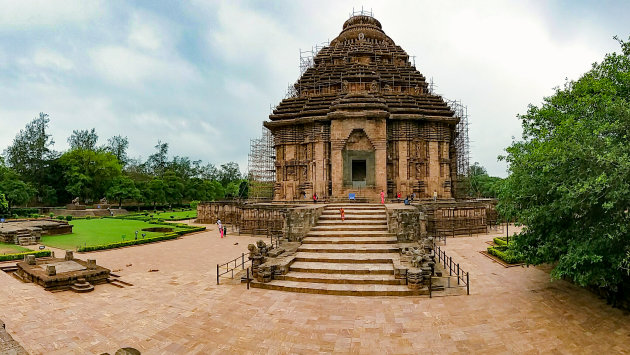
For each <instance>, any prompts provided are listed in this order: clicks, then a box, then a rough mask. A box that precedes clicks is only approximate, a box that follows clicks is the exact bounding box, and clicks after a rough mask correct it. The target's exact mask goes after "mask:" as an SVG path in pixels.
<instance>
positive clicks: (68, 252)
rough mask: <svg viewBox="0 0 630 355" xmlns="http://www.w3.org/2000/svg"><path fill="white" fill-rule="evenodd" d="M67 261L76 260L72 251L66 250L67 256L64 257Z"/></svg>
mask: <svg viewBox="0 0 630 355" xmlns="http://www.w3.org/2000/svg"><path fill="white" fill-rule="evenodd" d="M64 259H65V260H72V259H74V254H73V253H72V250H66V256H65V257H64Z"/></svg>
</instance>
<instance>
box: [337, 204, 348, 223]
mask: <svg viewBox="0 0 630 355" xmlns="http://www.w3.org/2000/svg"><path fill="white" fill-rule="evenodd" d="M339 213H341V221H342V222H343V221H344V220H345V219H346V212H345V211H344V210H343V207H342V208H340V209H339Z"/></svg>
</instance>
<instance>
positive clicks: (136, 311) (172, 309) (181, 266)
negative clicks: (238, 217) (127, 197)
mask: <svg viewBox="0 0 630 355" xmlns="http://www.w3.org/2000/svg"><path fill="white" fill-rule="evenodd" d="M490 239H491V236H489V235H481V236H478V237H465V238H458V239H449V240H448V245H447V246H446V249H447V252H448V253H449V255H451V256H453V258H454V259H456V260H457V261H459V262H460V263H461V264H462V267H464V268H465V269H466V270H470V274H471V285H472V288H471V292H472V294H471V295H470V296H450V297H440V298H432V299H429V298H426V296H423V297H353V296H331V295H317V294H301V293H292V292H278V291H271V290H261V289H251V290H249V291H248V290H246V289H245V287H244V286H243V285H228V284H225V285H223V284H222V285H219V286H217V285H216V282H215V268H216V263H217V262H222V261H225V260H227V259H230V258H232V257H235V256H236V255H240V253H241V252H243V251H245V250H246V247H247V244H248V243H250V242H252V241H254V240H255V238H250V237H238V236H234V235H229V236H228V238H226V239H220V238H218V236H217V235H216V232H215V228H212V229H211V231H210V232H205V233H200V234H195V235H191V236H187V237H184V238H182V239H179V240H175V241H168V242H163V243H157V244H152V245H144V246H139V247H132V248H125V249H119V250H110V251H104V252H98V253H91V254H89V257H90V258H91V257H95V258H96V259H97V261H98V262H99V264H102V265H104V266H107V267H110V268H112V269H121V270H120V271H118V272H117V273H118V274H120V275H121V276H122V279H123V280H124V281H127V282H131V283H133V284H134V285H135V286H133V287H127V288H124V289H118V288H115V287H113V286H109V285H99V286H97V287H96V290H95V291H94V292H92V293H89V294H75V293H71V292H63V293H48V292H45V291H43V290H42V289H41V288H39V287H36V286H34V285H32V284H21V283H19V282H18V281H17V280H15V279H13V278H12V277H10V276H9V275H7V274H4V273H0V285H2V287H1V288H0V299H1V300H2V302H0V319H2V320H3V321H4V322H5V323H6V326H7V331H8V332H9V333H10V334H11V335H12V336H13V337H14V339H15V340H17V341H18V342H20V344H22V346H24V348H26V350H27V351H29V352H30V353H31V354H42V353H46V354H84V353H102V352H106V351H107V352H112V353H113V352H114V351H116V350H117V349H119V348H121V347H124V346H132V347H135V348H137V349H139V350H141V351H142V352H143V354H163V353H168V354H212V353H267V352H269V353H298V354H299V353H304V354H306V353H313V352H339V353H350V352H355V353H367V354H371V353H386V352H387V353H420V352H423V353H426V352H432V353H440V354H445V353H457V352H460V353H480V352H484V353H489V354H495V353H558V354H576V353H577V354H579V353H602V354H604V353H605V354H609V353H623V352H628V349H630V316H628V315H624V314H623V312H621V311H619V310H617V309H613V308H610V307H609V306H607V305H606V304H605V302H603V301H602V300H599V299H598V298H597V297H595V296H593V295H592V294H590V293H589V292H587V291H584V290H582V289H579V288H577V287H575V286H572V285H570V284H568V283H566V282H562V281H555V282H550V280H549V274H548V273H547V272H546V271H543V270H541V269H539V268H533V267H531V268H521V267H516V268H509V269H506V268H503V267H502V266H500V265H498V264H495V263H493V262H492V261H491V260H489V259H488V258H486V257H484V256H483V255H481V254H479V253H478V251H479V250H483V249H484V248H485V246H486V245H487V244H485V243H484V241H486V240H490ZM237 242H238V245H234V243H237ZM78 256H79V257H82V258H85V257H86V254H84V255H78ZM150 269H157V270H159V271H157V272H148V271H149V270H150Z"/></svg>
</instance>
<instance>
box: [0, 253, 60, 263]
mask: <svg viewBox="0 0 630 355" xmlns="http://www.w3.org/2000/svg"><path fill="white" fill-rule="evenodd" d="M26 255H35V257H36V258H42V257H44V256H50V255H51V252H50V250H36V251H26V252H24V253H17V254H1V255H0V261H10V260H21V259H24V256H26Z"/></svg>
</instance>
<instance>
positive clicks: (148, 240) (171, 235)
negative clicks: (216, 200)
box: [77, 223, 206, 252]
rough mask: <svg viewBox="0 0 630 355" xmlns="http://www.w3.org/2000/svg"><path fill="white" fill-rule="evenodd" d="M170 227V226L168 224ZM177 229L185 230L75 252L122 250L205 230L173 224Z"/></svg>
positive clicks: (78, 249)
mask: <svg viewBox="0 0 630 355" xmlns="http://www.w3.org/2000/svg"><path fill="white" fill-rule="evenodd" d="M169 225H170V224H169ZM173 225H175V226H177V227H179V228H186V230H179V231H175V232H170V233H166V234H164V235H159V236H157V237H151V238H144V239H137V240H135V239H134V240H127V241H123V242H116V243H110V244H101V245H90V246H83V247H79V248H77V252H87V251H95V250H105V249H114V248H122V247H128V246H131V245H138V244H146V243H153V242H159V241H162V240H169V239H176V238H178V237H180V236H182V235H184V234H188V233H194V232H199V231H203V230H205V229H206V227H195V226H189V225H187V224H181V225H180V224H179V223H177V224H173Z"/></svg>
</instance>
